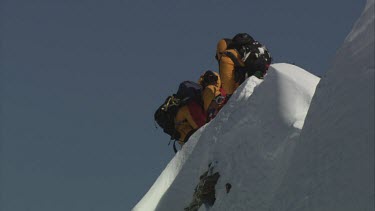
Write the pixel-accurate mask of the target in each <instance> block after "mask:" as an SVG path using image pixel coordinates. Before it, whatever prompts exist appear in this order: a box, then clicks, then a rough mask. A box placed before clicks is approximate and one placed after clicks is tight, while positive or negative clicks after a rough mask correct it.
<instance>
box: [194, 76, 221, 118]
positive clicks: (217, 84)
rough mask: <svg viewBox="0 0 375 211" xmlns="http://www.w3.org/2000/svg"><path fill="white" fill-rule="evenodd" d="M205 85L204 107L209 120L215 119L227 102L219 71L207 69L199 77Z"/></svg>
mask: <svg viewBox="0 0 375 211" xmlns="http://www.w3.org/2000/svg"><path fill="white" fill-rule="evenodd" d="M199 84H200V85H202V87H203V92H202V100H203V108H204V110H205V111H206V113H207V119H208V121H209V120H211V119H213V118H214V117H215V116H216V114H217V113H218V112H219V110H220V109H221V108H222V107H223V105H224V104H225V102H226V94H225V92H224V90H223V89H222V88H221V80H220V76H219V74H218V73H216V72H213V71H210V70H208V71H206V72H205V73H204V74H203V75H202V76H201V77H200V79H199Z"/></svg>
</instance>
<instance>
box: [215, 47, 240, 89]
mask: <svg viewBox="0 0 375 211" xmlns="http://www.w3.org/2000/svg"><path fill="white" fill-rule="evenodd" d="M225 52H229V53H232V54H233V55H234V56H235V57H236V58H237V60H238V62H239V63H240V64H241V65H242V66H245V65H244V63H243V62H242V61H241V58H240V55H239V54H238V52H237V51H236V50H235V49H229V50H226V51H225ZM225 52H224V53H223V54H222V56H221V59H220V62H219V69H220V78H221V87H222V88H223V89H224V91H225V93H226V94H227V95H231V94H233V92H234V91H235V90H236V89H237V88H238V86H239V84H238V83H236V82H235V80H234V68H235V65H234V63H233V61H232V59H231V58H229V57H228V56H227V55H225Z"/></svg>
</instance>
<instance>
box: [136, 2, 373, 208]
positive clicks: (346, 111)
mask: <svg viewBox="0 0 375 211" xmlns="http://www.w3.org/2000/svg"><path fill="white" fill-rule="evenodd" d="M374 49H375V47H374V0H368V2H367V5H366V7H365V10H364V12H363V14H362V15H361V17H360V18H359V20H358V21H357V23H356V24H355V26H354V28H353V30H352V31H351V32H350V34H349V35H348V36H347V38H346V40H345V42H344V44H343V46H342V47H341V49H340V50H339V52H338V53H337V56H336V58H335V60H334V62H333V66H332V68H331V69H330V70H329V71H328V72H327V74H326V75H325V76H324V77H323V78H322V79H321V81H320V83H319V85H318V87H317V90H316V93H315V95H314V98H313V100H312V103H311V106H310V109H309V105H310V100H311V97H312V96H313V94H314V91H315V86H316V84H317V83H318V80H319V79H318V78H316V77H315V76H313V75H311V74H309V73H308V72H306V71H304V70H302V69H300V68H298V67H296V66H292V65H288V64H274V65H272V66H271V68H270V70H269V73H268V75H267V76H266V78H265V80H264V81H262V80H259V79H257V78H254V77H251V78H250V79H248V80H247V81H246V82H245V83H244V84H243V85H242V86H241V87H239V89H238V90H237V91H236V92H235V94H234V95H233V96H232V98H231V100H230V101H229V102H228V104H227V105H226V106H225V107H224V108H223V110H222V111H221V112H220V113H219V115H218V116H217V117H216V118H215V119H214V120H213V121H212V122H210V123H209V124H207V125H206V126H204V127H203V128H201V129H200V130H198V131H197V132H196V133H195V134H194V135H193V136H192V137H191V138H190V140H189V142H188V143H187V144H186V145H185V146H184V148H183V150H182V151H180V152H178V153H177V154H176V156H175V157H174V158H173V159H172V161H171V162H170V163H169V164H168V166H167V167H166V169H165V170H164V171H163V173H162V174H161V175H160V177H159V178H158V179H157V181H156V182H155V184H154V185H153V186H152V187H151V189H150V190H149V192H148V193H147V194H146V195H145V196H144V198H143V199H142V200H141V201H140V202H139V203H138V204H137V205H136V206H135V207H134V210H135V211H138V210H141V211H147V210H162V211H164V210H183V208H184V207H186V206H188V204H189V203H190V202H191V199H192V196H193V192H194V187H195V185H196V184H198V181H199V176H200V175H201V174H202V173H203V172H204V171H206V170H207V166H208V164H209V163H210V162H212V161H217V162H218V163H217V165H216V167H215V169H216V170H217V171H219V172H220V174H221V177H220V178H219V181H218V184H217V185H216V190H217V191H216V198H217V200H216V202H215V204H214V206H213V207H212V208H210V210H257V211H262V210H268V211H269V210H274V211H297V210H298V211H310V210H311V211H336V210H340V211H346V210H347V211H370V210H374V197H375V196H374V69H375V68H374ZM308 110H309V111H308ZM307 111H308V114H307V117H306V119H305V115H306V113H307ZM305 120H306V123H305V124H304V121H305ZM301 128H302V131H301ZM226 183H231V184H232V189H231V191H230V192H229V193H228V194H227V193H226V191H225V184H226ZM202 210H206V208H205V207H204V206H202V207H201V208H200V211H202Z"/></svg>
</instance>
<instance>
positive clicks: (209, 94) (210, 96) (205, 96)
mask: <svg viewBox="0 0 375 211" xmlns="http://www.w3.org/2000/svg"><path fill="white" fill-rule="evenodd" d="M213 73H214V74H215V75H216V76H217V78H218V79H217V82H216V84H215V85H213V84H212V85H208V86H206V87H204V89H203V92H202V100H203V108H204V110H205V111H207V110H208V108H209V106H210V104H211V102H212V101H213V100H214V99H215V97H217V96H219V95H220V94H221V92H220V87H221V80H220V75H219V74H218V73H217V72H213ZM203 76H204V74H203V75H201V77H200V78H199V81H198V83H199V84H201V85H202V86H203V83H202V82H203Z"/></svg>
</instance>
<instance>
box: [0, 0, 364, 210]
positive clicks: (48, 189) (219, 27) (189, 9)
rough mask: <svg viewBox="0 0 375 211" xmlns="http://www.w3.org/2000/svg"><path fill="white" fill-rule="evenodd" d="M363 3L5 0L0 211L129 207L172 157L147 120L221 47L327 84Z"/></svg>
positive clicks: (1, 12) (210, 64) (0, 57)
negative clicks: (227, 44)
mask: <svg viewBox="0 0 375 211" xmlns="http://www.w3.org/2000/svg"><path fill="white" fill-rule="evenodd" d="M364 5H365V1H364V0H361V1H351V0H341V1H339V0H332V1H324V0H315V1H298V0H285V1H245V0H238V1H224V0H208V1H204V2H202V1H196V0H194V1H182V0H178V1H170V2H168V1H150V0H148V1H146V0H142V1H120V0H116V1H115V0H111V1H99V0H91V1H88V0H87V1H72V0H68V1H55V0H37V1H26V0H20V1H11V0H3V1H1V2H0V24H1V25H0V32H1V33H0V40H1V52H0V53H1V54H0V65H1V66H0V68H1V69H0V70H1V73H0V74H1V75H0V78H1V95H0V96H1V98H0V99H1V113H0V121H1V122H0V124H1V148H0V150H1V151H0V156H1V157H0V158H1V160H0V161H1V165H0V167H1V174H0V186H1V198H0V209H1V210H7V211H8V210H9V211H18V210H31V211H34V210H35V211H36V210H38V211H47V210H48V211H50V210H54V211H60V210H77V211H83V210H130V208H131V207H133V206H134V205H135V204H136V203H137V201H138V200H140V198H141V197H142V196H143V195H144V194H145V193H146V191H147V190H148V189H149V187H150V186H151V185H152V183H153V182H154V180H155V179H156V178H157V176H158V175H159V174H160V172H161V171H162V170H163V169H164V167H165V166H166V164H167V163H168V161H169V160H170V159H171V158H172V157H173V155H174V153H173V150H172V149H171V147H170V146H168V145H167V144H168V137H167V136H166V135H164V134H163V133H162V131H161V130H160V129H159V130H158V129H156V128H155V123H154V121H153V113H154V111H155V110H156V108H157V107H158V106H159V105H160V104H161V103H162V101H163V100H164V99H165V97H166V96H167V95H169V94H171V93H172V92H174V91H176V89H177V86H178V84H179V83H180V82H181V81H183V80H197V79H198V76H199V75H200V74H201V73H202V72H203V71H205V70H207V69H213V70H217V63H216V61H215V60H214V52H215V46H216V42H217V41H218V40H219V39H220V38H223V37H232V36H234V35H235V34H236V33H238V32H247V33H249V34H251V35H252V36H253V37H254V38H255V39H257V40H259V41H260V42H262V43H264V44H265V45H266V46H267V47H268V48H269V50H270V52H271V53H272V55H273V57H274V62H289V63H295V64H297V65H298V66H300V67H302V68H304V69H306V70H308V71H310V72H312V73H313V74H315V75H323V74H324V72H325V71H327V70H328V68H329V65H330V61H331V59H332V58H333V56H334V55H335V52H336V51H337V49H338V48H339V47H340V45H341V43H342V42H343V40H344V39H345V37H346V35H347V33H348V32H349V31H350V29H351V27H352V26H353V24H354V22H355V20H356V19H357V18H358V17H359V15H360V13H361V11H362V9H363V7H364Z"/></svg>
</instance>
